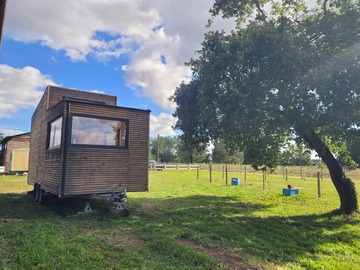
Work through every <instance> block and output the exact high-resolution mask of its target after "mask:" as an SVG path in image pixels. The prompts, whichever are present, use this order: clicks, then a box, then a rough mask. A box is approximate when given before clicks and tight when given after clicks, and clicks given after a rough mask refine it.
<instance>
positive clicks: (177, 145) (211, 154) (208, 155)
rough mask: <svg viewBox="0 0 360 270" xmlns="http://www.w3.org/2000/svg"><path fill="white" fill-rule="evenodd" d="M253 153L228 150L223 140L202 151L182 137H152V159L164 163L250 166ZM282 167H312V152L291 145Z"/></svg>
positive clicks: (150, 152) (287, 148) (150, 154)
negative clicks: (187, 143)
mask: <svg viewBox="0 0 360 270" xmlns="http://www.w3.org/2000/svg"><path fill="white" fill-rule="evenodd" d="M251 154H252V153H251V151H250V149H247V150H245V151H239V150H235V151H232V149H227V148H226V145H225V143H224V142H223V141H222V140H216V141H214V142H213V147H211V148H210V149H203V150H199V149H198V148H192V147H189V146H187V145H186V143H185V142H183V141H182V140H181V137H180V136H167V137H165V136H157V137H156V136H155V137H151V138H150V147H149V158H150V159H151V160H159V161H161V162H164V163H209V162H213V163H224V164H250V163H249V160H251V158H252V157H251ZM277 158H278V160H279V164H281V165H287V166H311V165H312V164H313V162H312V160H311V151H310V150H309V149H307V148H306V147H305V146H304V145H297V144H294V145H289V146H287V147H286V148H284V151H282V153H281V154H280V155H279V156H278V157H277Z"/></svg>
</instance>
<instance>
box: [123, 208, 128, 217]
mask: <svg viewBox="0 0 360 270" xmlns="http://www.w3.org/2000/svg"><path fill="white" fill-rule="evenodd" d="M122 215H123V216H124V217H128V216H130V211H129V209H127V208H124V210H123V212H122Z"/></svg>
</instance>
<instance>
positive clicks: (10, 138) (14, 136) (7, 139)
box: [0, 132, 31, 144]
mask: <svg viewBox="0 0 360 270" xmlns="http://www.w3.org/2000/svg"><path fill="white" fill-rule="evenodd" d="M30 134H31V132H26V133H21V134H16V135H13V136H6V137H5V138H4V139H3V140H2V141H0V143H1V144H5V143H7V142H8V141H10V140H12V139H14V138H17V137H21V136H24V135H30Z"/></svg>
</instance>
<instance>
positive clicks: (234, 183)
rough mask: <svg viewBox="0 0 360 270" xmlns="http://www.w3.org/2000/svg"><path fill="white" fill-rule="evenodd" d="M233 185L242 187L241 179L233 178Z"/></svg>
mask: <svg viewBox="0 0 360 270" xmlns="http://www.w3.org/2000/svg"><path fill="white" fill-rule="evenodd" d="M231 185H232V186H240V179H239V178H231Z"/></svg>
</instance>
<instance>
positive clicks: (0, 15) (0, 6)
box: [0, 0, 6, 46]
mask: <svg viewBox="0 0 360 270" xmlns="http://www.w3.org/2000/svg"><path fill="white" fill-rule="evenodd" d="M5 9H6V0H0V46H1V41H2V34H3V28H4V19H5Z"/></svg>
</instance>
